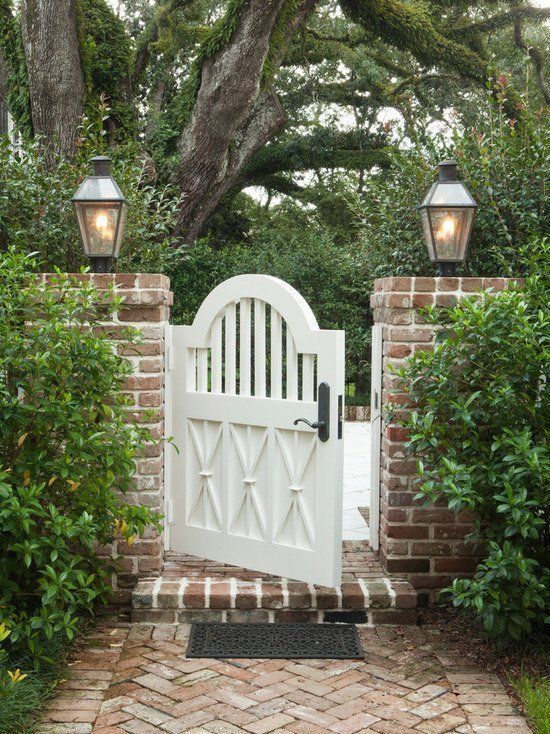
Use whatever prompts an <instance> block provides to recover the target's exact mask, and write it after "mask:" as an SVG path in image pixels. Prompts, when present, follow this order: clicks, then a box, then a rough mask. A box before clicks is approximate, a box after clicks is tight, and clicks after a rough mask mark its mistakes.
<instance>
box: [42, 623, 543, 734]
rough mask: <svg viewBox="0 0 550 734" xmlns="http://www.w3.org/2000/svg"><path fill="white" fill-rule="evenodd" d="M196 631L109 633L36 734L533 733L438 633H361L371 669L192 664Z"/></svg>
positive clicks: (321, 664)
mask: <svg viewBox="0 0 550 734" xmlns="http://www.w3.org/2000/svg"><path fill="white" fill-rule="evenodd" d="M188 629H189V628H188V627H187V626H183V625H181V626H157V627H152V626H147V627H146V626H137V625H116V626H114V623H113V624H112V625H109V624H105V623H104V624H103V625H102V626H100V627H98V628H96V630H94V631H93V632H92V633H91V634H90V636H89V639H88V642H87V645H86V646H85V648H84V649H83V650H81V651H80V653H79V655H78V657H77V658H75V659H74V660H73V662H72V664H71V674H70V677H69V679H68V680H66V681H64V682H63V683H62V684H61V685H60V688H59V691H58V694H57V697H56V698H55V699H53V700H52V701H51V702H50V704H49V705H48V708H47V711H46V719H45V723H44V724H42V726H41V727H39V730H38V731H39V734H90V733H91V732H93V734H180V732H189V734H238V732H245V733H248V734H322V733H323V732H327V733H328V734H356V732H358V733H359V734H363V733H364V732H378V734H419V732H420V733H422V734H444V732H461V734H504V733H505V732H508V734H524V732H529V731H530V729H529V727H528V726H527V724H526V722H525V720H524V719H523V718H522V717H521V716H520V715H519V714H518V712H517V710H516V709H515V707H514V705H513V703H512V701H511V700H510V698H509V697H508V694H507V693H506V690H505V688H504V687H503V685H502V684H501V683H500V681H499V679H498V677H497V676H496V675H493V674H490V673H486V672H482V671H480V670H479V669H478V668H476V667H474V666H473V665H472V664H471V662H469V661H467V660H465V659H464V658H462V657H459V656H457V655H455V654H451V653H449V652H448V650H446V649H445V645H444V644H443V642H442V640H441V639H440V637H439V635H438V634H437V632H436V631H434V630H430V629H420V628H418V627H405V628H391V627H381V628H373V627H362V628H360V634H361V639H362V643H363V648H364V651H365V661H364V662H363V661H336V660H332V661H327V660H303V661H296V660H228V661H219V660H208V659H204V660H197V659H187V658H186V657H185V650H186V646H187V636H188Z"/></svg>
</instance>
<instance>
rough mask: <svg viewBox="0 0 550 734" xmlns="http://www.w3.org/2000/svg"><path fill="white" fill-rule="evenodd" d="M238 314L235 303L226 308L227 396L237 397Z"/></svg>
mask: <svg viewBox="0 0 550 734" xmlns="http://www.w3.org/2000/svg"><path fill="white" fill-rule="evenodd" d="M236 360H237V314H236V307H235V304H234V303H229V304H228V305H227V306H226V307H225V394H226V395H235V392H236V367H237V362H236Z"/></svg>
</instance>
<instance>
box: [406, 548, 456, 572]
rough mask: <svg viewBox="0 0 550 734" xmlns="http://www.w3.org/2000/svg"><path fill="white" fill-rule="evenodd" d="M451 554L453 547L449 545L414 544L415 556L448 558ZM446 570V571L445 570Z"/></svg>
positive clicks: (413, 553) (413, 552)
mask: <svg viewBox="0 0 550 734" xmlns="http://www.w3.org/2000/svg"><path fill="white" fill-rule="evenodd" d="M450 553H451V546H450V545H449V544H448V543H413V544H412V555H413V556H430V557H433V556H448V555H450ZM443 570H445V569H443Z"/></svg>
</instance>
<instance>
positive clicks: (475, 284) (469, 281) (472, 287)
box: [462, 278, 483, 293]
mask: <svg viewBox="0 0 550 734" xmlns="http://www.w3.org/2000/svg"><path fill="white" fill-rule="evenodd" d="M462 290H463V291H465V292H466V293H474V292H476V291H481V290H483V278H462Z"/></svg>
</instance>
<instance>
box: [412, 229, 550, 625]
mask: <svg viewBox="0 0 550 734" xmlns="http://www.w3.org/2000/svg"><path fill="white" fill-rule="evenodd" d="M538 252H539V256H538V257H535V256H533V257H532V258H531V268H532V272H533V273H534V274H533V275H531V276H530V277H529V278H528V279H527V281H526V283H525V286H524V287H521V288H517V289H514V290H510V291H504V292H499V293H496V294H487V295H484V296H481V297H475V298H464V299H462V300H461V301H460V302H459V304H458V305H457V306H455V307H454V308H451V309H449V310H446V311H437V310H434V309H432V310H430V311H428V313H427V316H426V318H427V319H428V321H430V322H432V323H434V324H436V325H438V326H440V327H442V328H441V330H440V331H438V337H437V340H436V344H435V348H434V351H433V352H428V351H426V352H418V353H417V354H415V355H414V357H412V358H410V359H409V360H408V366H407V367H406V368H404V369H402V370H400V371H399V374H400V375H401V377H402V379H403V382H404V384H405V388H406V390H407V391H408V392H409V394H410V396H411V398H412V400H413V402H414V403H415V405H416V408H415V410H414V411H413V412H412V416H411V419H410V421H409V423H408V428H409V430H410V442H409V447H410V449H411V451H412V452H413V453H414V454H415V456H417V457H418V458H419V471H420V484H419V487H420V491H419V494H418V497H419V498H424V499H426V500H428V501H429V502H435V501H438V500H444V501H445V502H446V503H447V504H448V507H449V508H450V509H451V510H454V511H455V512H460V511H463V510H468V511H472V512H473V513H474V514H475V516H476V518H477V521H476V532H475V534H474V536H473V537H472V538H471V540H477V541H481V543H482V544H483V546H484V547H485V548H486V557H485V559H484V560H483V561H482V562H481V563H480V564H479V565H478V567H477V571H476V573H475V577H474V578H473V579H456V580H455V581H454V583H453V586H452V589H451V590H450V592H451V593H452V597H453V602H454V604H455V605H456V606H459V607H462V608H464V609H471V610H473V611H475V612H477V613H478V614H480V615H481V617H482V619H483V622H484V624H485V627H486V628H487V630H489V631H491V632H493V633H495V634H502V633H507V634H509V635H511V636H512V637H514V638H519V637H521V636H522V635H525V634H527V633H529V632H530V631H531V629H532V627H533V626H536V625H539V624H540V623H541V620H542V619H543V618H544V615H545V613H546V614H548V608H549V604H550V570H549V568H548V567H549V565H550V564H549V560H550V559H549V540H550V528H549V524H548V519H549V516H548V512H549V508H550V456H549V451H548V431H549V422H548V418H549V407H550V402H549V398H550V385H549V382H548V378H549V377H550V375H549V362H550V354H549V342H550V321H549V317H548V309H547V308H544V306H543V303H544V302H543V300H542V298H543V297H544V296H543V293H544V291H545V290H546V293H547V292H548V286H549V285H550V284H549V282H548V273H549V272H550V267H549V266H550V262H549V261H550V247H549V244H548V242H546V241H543V242H541V243H539V245H538Z"/></svg>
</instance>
